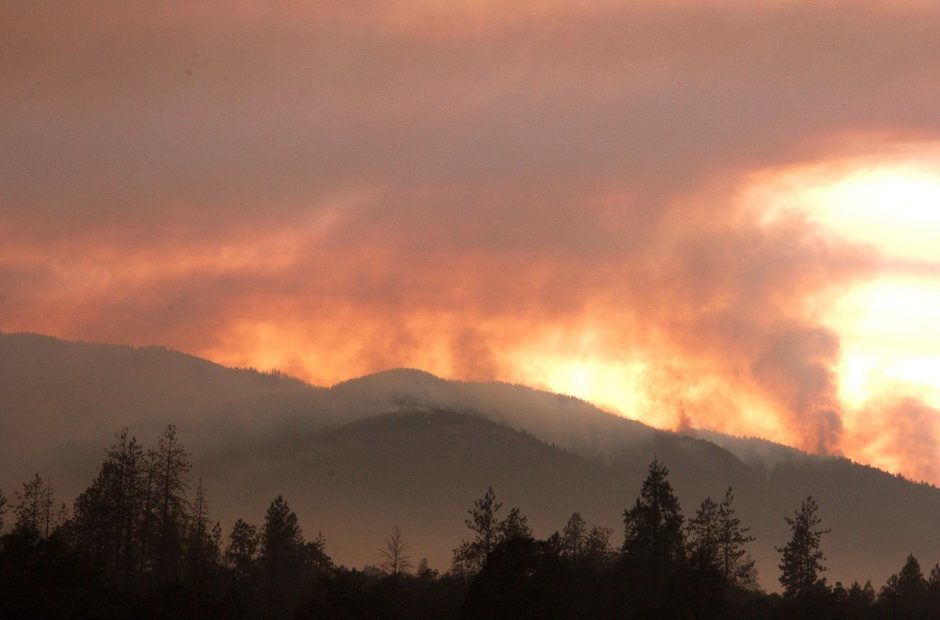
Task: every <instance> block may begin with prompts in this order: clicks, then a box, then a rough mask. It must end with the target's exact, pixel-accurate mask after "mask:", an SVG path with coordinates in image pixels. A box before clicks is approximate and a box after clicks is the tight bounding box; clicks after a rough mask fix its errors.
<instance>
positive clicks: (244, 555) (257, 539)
mask: <svg viewBox="0 0 940 620" xmlns="http://www.w3.org/2000/svg"><path fill="white" fill-rule="evenodd" d="M260 543H261V533H260V532H259V531H258V528H257V527H256V526H254V525H251V524H250V523H246V522H245V521H243V520H241V519H238V520H237V521H235V525H234V526H233V527H232V533H231V534H229V545H228V547H227V548H226V550H225V561H226V562H228V564H229V566H231V567H232V569H233V570H234V572H235V578H236V580H238V579H243V578H245V577H247V576H248V575H249V574H250V573H251V570H252V567H253V566H254V563H255V561H256V560H257V559H258V549H259V547H260Z"/></svg>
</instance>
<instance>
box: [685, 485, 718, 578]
mask: <svg viewBox="0 0 940 620" xmlns="http://www.w3.org/2000/svg"><path fill="white" fill-rule="evenodd" d="M686 530H687V532H688V553H689V558H690V559H691V560H692V562H693V563H694V564H695V565H697V566H700V567H702V568H709V569H714V570H718V568H719V559H718V537H719V524H718V504H716V503H715V502H714V501H712V499H711V498H710V497H706V498H705V499H704V500H703V501H702V503H701V505H700V506H699V508H698V510H697V511H696V512H695V516H694V517H692V518H691V519H689V523H688V525H687V527H686Z"/></svg>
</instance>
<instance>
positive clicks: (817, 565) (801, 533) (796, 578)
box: [777, 497, 830, 598]
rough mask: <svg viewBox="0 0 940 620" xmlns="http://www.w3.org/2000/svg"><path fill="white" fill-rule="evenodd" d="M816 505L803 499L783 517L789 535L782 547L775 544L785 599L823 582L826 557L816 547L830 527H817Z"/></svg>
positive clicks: (810, 498) (794, 596) (818, 523)
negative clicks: (779, 555)
mask: <svg viewBox="0 0 940 620" xmlns="http://www.w3.org/2000/svg"><path fill="white" fill-rule="evenodd" d="M818 509H819V508H818V506H817V505H816V501H815V500H814V499H813V498H812V497H807V498H806V499H805V500H803V503H802V505H801V506H800V509H799V510H797V511H796V513H795V514H794V516H793V518H792V519H791V518H789V517H786V522H787V525H789V526H790V532H791V538H790V542H788V543H787V544H786V545H784V546H783V547H777V552H778V553H780V554H781V558H780V585H782V586H783V595H784V597H785V598H796V597H799V596H802V595H809V594H811V593H813V592H814V591H816V590H817V589H818V587H819V586H820V585H824V584H825V581H824V580H823V579H822V577H821V573H823V572H824V571H825V570H826V566H825V565H824V564H823V562H825V560H826V556H825V555H824V554H823V552H822V550H821V549H820V542H821V541H822V537H823V534H828V533H829V532H830V530H828V529H822V528H820V527H819V526H820V524H821V523H822V520H821V519H820V518H819V515H817V514H816V513H817V511H818Z"/></svg>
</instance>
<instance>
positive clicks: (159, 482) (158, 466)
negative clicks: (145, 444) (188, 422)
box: [154, 424, 190, 582]
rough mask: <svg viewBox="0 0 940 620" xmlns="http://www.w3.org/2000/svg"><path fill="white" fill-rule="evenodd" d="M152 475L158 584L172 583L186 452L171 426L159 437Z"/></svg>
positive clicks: (178, 562) (179, 536) (180, 540)
mask: <svg viewBox="0 0 940 620" xmlns="http://www.w3.org/2000/svg"><path fill="white" fill-rule="evenodd" d="M154 464H155V475H154V483H155V486H154V491H155V493H156V500H157V501H156V508H155V512H156V534H157V539H156V546H155V549H154V551H155V556H156V558H155V559H156V567H155V568H156V572H157V580H158V581H159V582H168V581H174V580H176V579H177V578H178V576H179V571H180V568H181V566H180V565H181V560H182V546H183V537H184V528H185V519H186V488H187V486H188V485H187V482H186V474H187V473H188V472H189V468H190V464H189V453H188V452H186V450H185V449H184V448H183V445H182V444H181V443H180V441H179V439H177V437H176V426H174V425H172V424H170V425H168V426H167V427H166V430H164V431H163V434H162V435H160V441H159V446H158V448H157V454H156V461H155V463H154Z"/></svg>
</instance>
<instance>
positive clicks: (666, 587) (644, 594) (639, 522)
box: [622, 460, 686, 617]
mask: <svg viewBox="0 0 940 620" xmlns="http://www.w3.org/2000/svg"><path fill="white" fill-rule="evenodd" d="M668 475H669V470H668V469H666V467H664V466H663V465H661V464H660V463H659V461H657V460H654V461H653V462H652V463H650V466H649V471H648V474H647V477H646V480H645V481H644V482H643V486H642V488H641V489H640V497H639V498H637V500H636V503H635V504H634V506H633V508H630V509H629V510H625V511H624V513H623V523H624V534H625V536H624V542H623V549H622V553H623V560H624V565H625V566H626V567H627V568H628V570H629V579H630V581H631V582H632V583H631V585H632V586H633V587H634V588H636V592H637V593H638V594H639V595H640V596H641V600H640V601H639V602H638V603H637V604H638V605H642V606H643V607H644V609H641V611H640V613H641V614H642V615H652V616H657V615H659V616H663V617H667V616H673V615H676V614H678V613H679V611H678V607H677V606H678V605H679V604H680V603H679V602H678V600H677V596H676V592H678V591H679V590H680V589H681V585H682V581H681V577H682V574H683V573H684V571H685V569H686V555H685V537H684V535H683V522H684V519H683V516H682V509H681V508H680V506H679V500H678V499H677V498H676V496H675V493H673V490H672V485H671V484H670V483H669V480H668Z"/></svg>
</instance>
